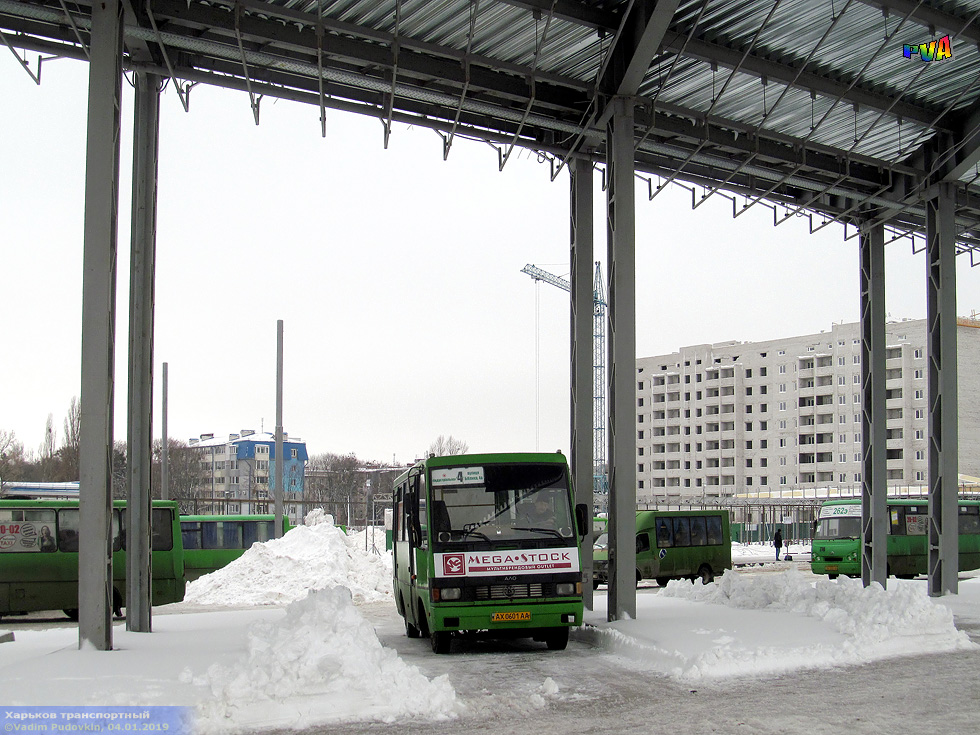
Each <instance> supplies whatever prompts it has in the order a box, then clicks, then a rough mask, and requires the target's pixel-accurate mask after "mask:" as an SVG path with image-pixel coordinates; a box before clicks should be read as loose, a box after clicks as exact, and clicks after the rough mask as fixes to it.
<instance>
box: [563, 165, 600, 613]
mask: <svg viewBox="0 0 980 735" xmlns="http://www.w3.org/2000/svg"><path fill="white" fill-rule="evenodd" d="M568 171H569V179H570V181H571V202H570V207H569V209H570V213H571V261H570V262H571V269H572V272H571V277H570V278H569V280H570V282H571V286H572V298H571V300H570V301H571V387H572V395H571V429H572V436H571V445H570V446H571V448H572V457H571V459H572V485H573V487H574V488H575V503H576V504H578V503H584V504H585V505H586V506H587V507H588V509H589V523H588V529H587V530H586V532H585V538H584V539H582V601H583V602H584V603H585V606H586V608H587V609H589V610H591V609H592V541H593V538H592V513H593V510H592V508H593V505H594V499H593V480H592V476H593V472H594V469H593V442H592V432H593V429H592V402H593V396H592V315H593V312H594V310H595V303H594V302H595V298H594V294H593V293H592V258H593V250H594V248H593V226H594V217H593V213H592V161H590V160H588V159H583V158H576V159H574V160H573V161H572V162H571V165H570V166H569V168H568Z"/></svg>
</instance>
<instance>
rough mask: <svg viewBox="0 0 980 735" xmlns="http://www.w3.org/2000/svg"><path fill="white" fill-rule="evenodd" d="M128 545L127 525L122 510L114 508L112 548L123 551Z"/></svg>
mask: <svg viewBox="0 0 980 735" xmlns="http://www.w3.org/2000/svg"><path fill="white" fill-rule="evenodd" d="M125 546H126V526H125V522H124V520H123V516H122V511H119V510H116V509H115V508H113V509H112V550H113V551H122V550H123V548H125Z"/></svg>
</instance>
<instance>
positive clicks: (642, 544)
mask: <svg viewBox="0 0 980 735" xmlns="http://www.w3.org/2000/svg"><path fill="white" fill-rule="evenodd" d="M649 550H650V535H649V534H648V533H647V532H646V531H643V532H642V533H638V534H636V553H637V554H642V553H643V552H644V551H649Z"/></svg>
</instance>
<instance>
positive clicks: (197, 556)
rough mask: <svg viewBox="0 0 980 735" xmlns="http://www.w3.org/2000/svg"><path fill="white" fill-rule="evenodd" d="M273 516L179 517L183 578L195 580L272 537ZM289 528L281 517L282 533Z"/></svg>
mask: <svg viewBox="0 0 980 735" xmlns="http://www.w3.org/2000/svg"><path fill="white" fill-rule="evenodd" d="M275 523H276V517H275V516H274V515H271V514H269V515H220V516H181V517H180V535H181V538H182V539H183V543H184V577H185V578H186V579H187V581H188V582H193V581H194V580H195V579H197V578H198V577H203V576H204V575H205V574H210V573H211V572H213V571H215V570H216V569H221V568H222V567H224V566H227V565H228V564H230V563H231V562H233V561H235V559H237V558H238V557H240V556H241V555H242V554H244V553H245V550H246V549H250V548H252V544H255V543H261V542H263V541H268V540H269V539H272V538H275V533H274V530H275ZM290 528H292V526H290V525H289V519H288V518H287V517H286V516H283V517H282V533H283V534H285V533H286V532H287V531H289V529H290Z"/></svg>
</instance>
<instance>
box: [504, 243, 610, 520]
mask: <svg viewBox="0 0 980 735" xmlns="http://www.w3.org/2000/svg"><path fill="white" fill-rule="evenodd" d="M521 273H527V274H528V275H529V276H531V278H533V279H534V280H535V281H544V282H545V283H550V284H551V285H552V286H557V287H558V288H560V289H562V290H563V291H568V292H569V293H571V290H572V284H571V282H569V281H568V280H566V279H564V278H562V277H561V276H556V275H554V274H553V273H548V271H545V270H542V269H541V268H538V267H537V266H534V265H531V264H530V263H528V264H527V265H525V266H524V267H523V268H522V269H521ZM592 489H593V492H594V493H595V495H596V504H597V505H598V506H599V509H600V510H605V506H606V498H607V497H608V495H609V474H608V471H607V467H606V299H605V296H604V295H603V288H602V269H601V266H600V264H599V263H598V262H596V264H595V279H594V280H593V281H592Z"/></svg>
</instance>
